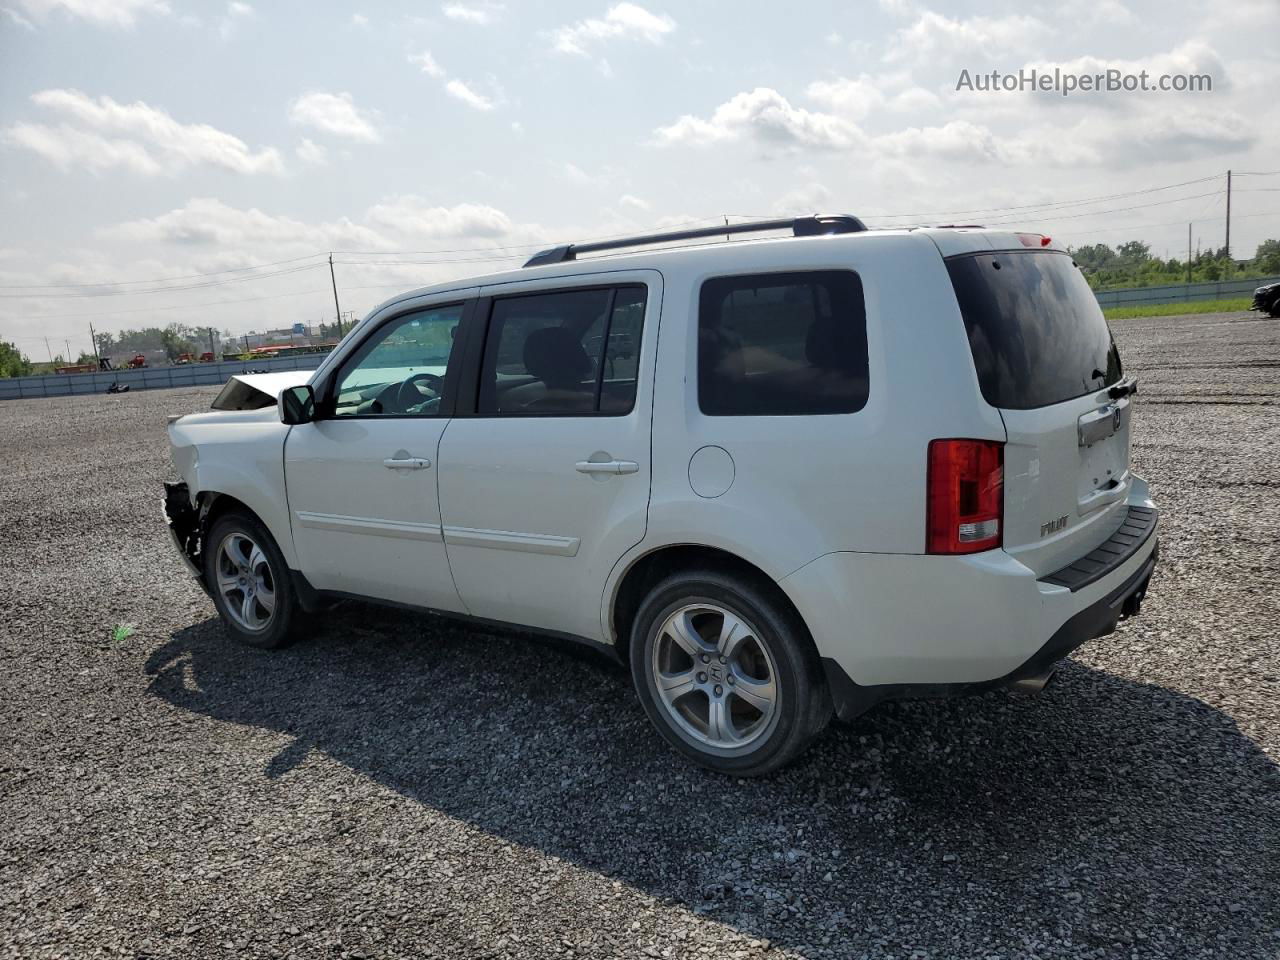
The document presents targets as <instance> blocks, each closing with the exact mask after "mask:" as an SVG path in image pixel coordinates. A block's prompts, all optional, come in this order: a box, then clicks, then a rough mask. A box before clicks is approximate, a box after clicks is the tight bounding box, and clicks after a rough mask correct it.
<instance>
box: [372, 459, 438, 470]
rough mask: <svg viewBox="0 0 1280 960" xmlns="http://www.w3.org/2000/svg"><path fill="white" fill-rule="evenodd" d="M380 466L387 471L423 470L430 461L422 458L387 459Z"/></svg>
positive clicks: (429, 464)
mask: <svg viewBox="0 0 1280 960" xmlns="http://www.w3.org/2000/svg"><path fill="white" fill-rule="evenodd" d="M382 465H383V466H384V467H386V468H387V469H389V470H425V469H426V468H427V467H429V466H431V461H430V460H427V459H425V458H423V457H387V459H385V460H383V461H382Z"/></svg>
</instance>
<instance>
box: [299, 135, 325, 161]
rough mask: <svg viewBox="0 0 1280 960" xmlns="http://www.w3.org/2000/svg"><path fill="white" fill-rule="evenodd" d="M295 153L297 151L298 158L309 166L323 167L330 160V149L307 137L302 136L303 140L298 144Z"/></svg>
mask: <svg viewBox="0 0 1280 960" xmlns="http://www.w3.org/2000/svg"><path fill="white" fill-rule="evenodd" d="M295 153H297V155H298V159H299V160H301V161H302V162H303V163H305V164H307V165H308V166H312V167H322V166H324V165H325V164H326V163H328V162H329V151H328V150H326V149H325V148H324V147H322V146H320V144H318V143H316V142H315V141H314V140H309V139H307V138H306V137H303V138H302V142H301V143H299V144H298V148H297V150H296V151H295Z"/></svg>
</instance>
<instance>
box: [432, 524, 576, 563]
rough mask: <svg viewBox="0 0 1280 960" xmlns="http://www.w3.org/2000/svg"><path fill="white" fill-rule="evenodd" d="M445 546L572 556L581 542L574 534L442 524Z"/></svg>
mask: <svg viewBox="0 0 1280 960" xmlns="http://www.w3.org/2000/svg"><path fill="white" fill-rule="evenodd" d="M444 542H445V545H446V546H457V547H491V548H494V549H497V550H514V551H515V552H517V553H546V554H551V555H552V556H557V557H574V556H577V554H578V545H579V544H580V543H581V541H580V540H579V539H578V538H577V537H556V536H552V535H551V534H545V533H517V532H516V531H513V530H477V529H475V528H474V527H445V528H444Z"/></svg>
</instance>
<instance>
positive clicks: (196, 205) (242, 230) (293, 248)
mask: <svg viewBox="0 0 1280 960" xmlns="http://www.w3.org/2000/svg"><path fill="white" fill-rule="evenodd" d="M104 235H105V236H107V237H108V238H112V239H117V240H128V241H131V242H138V243H162V244H178V245H181V246H209V247H213V246H217V247H234V248H264V249H267V250H271V251H274V252H278V253H281V252H282V253H289V254H292V253H298V252H302V251H305V252H314V251H316V250H327V249H363V250H376V249H380V248H381V249H385V248H386V247H387V240H386V238H384V237H382V236H381V235H379V234H378V233H377V232H376V231H374V230H371V229H369V228H368V227H365V226H361V225H359V224H355V223H352V222H351V221H350V220H348V219H346V218H345V217H344V218H342V219H339V220H336V221H333V222H331V223H320V224H307V223H303V222H301V221H299V220H293V219H291V218H289V217H273V216H271V215H270V214H266V213H263V212H262V211H261V210H258V209H257V208H250V209H248V210H241V209H238V208H236V207H232V206H228V205H227V204H225V203H223V202H222V201H221V200H216V199H212V198H208V197H199V198H195V199H192V200H189V201H188V202H187V204H186V206H184V207H180V208H178V209H177V210H171V211H169V212H168V213H164V214H161V215H160V216H158V217H150V218H144V219H140V220H132V221H129V222H127V223H122V224H118V225H116V226H114V227H110V228H108V229H107V230H105V231H104Z"/></svg>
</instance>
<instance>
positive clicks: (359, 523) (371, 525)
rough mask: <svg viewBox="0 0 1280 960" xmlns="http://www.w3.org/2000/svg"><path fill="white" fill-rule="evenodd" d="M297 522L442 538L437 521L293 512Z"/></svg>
mask: <svg viewBox="0 0 1280 960" xmlns="http://www.w3.org/2000/svg"><path fill="white" fill-rule="evenodd" d="M294 516H295V517H296V518H297V520H298V522H299V523H300V524H302V525H303V526H304V527H310V528H311V529H312V530H332V531H335V532H337V533H363V534H367V535H368V536H371V537H394V538H396V539H400V540H437V541H438V540H442V539H443V537H442V535H441V532H440V525H439V524H438V523H413V522H410V521H408V520H379V519H377V518H376V517H344V516H341V515H339V514H336V513H313V512H311V511H309V510H298V511H295V512H294Z"/></svg>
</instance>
